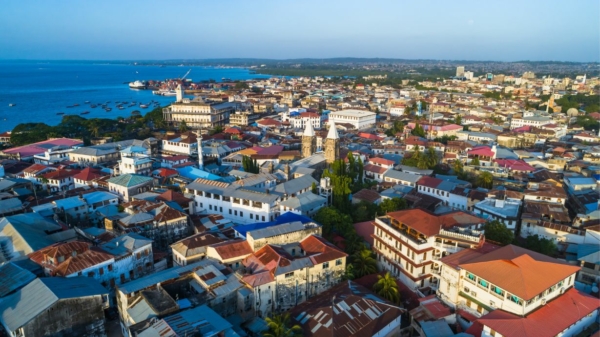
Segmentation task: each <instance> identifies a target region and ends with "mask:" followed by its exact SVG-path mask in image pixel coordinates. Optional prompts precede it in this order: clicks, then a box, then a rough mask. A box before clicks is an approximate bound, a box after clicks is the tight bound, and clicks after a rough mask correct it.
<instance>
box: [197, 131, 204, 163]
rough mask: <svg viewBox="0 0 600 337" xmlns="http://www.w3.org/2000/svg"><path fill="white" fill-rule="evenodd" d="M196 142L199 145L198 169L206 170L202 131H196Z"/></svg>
mask: <svg viewBox="0 0 600 337" xmlns="http://www.w3.org/2000/svg"><path fill="white" fill-rule="evenodd" d="M196 142H197V143H198V168H199V169H201V170H204V153H203V152H202V129H200V130H198V131H196Z"/></svg>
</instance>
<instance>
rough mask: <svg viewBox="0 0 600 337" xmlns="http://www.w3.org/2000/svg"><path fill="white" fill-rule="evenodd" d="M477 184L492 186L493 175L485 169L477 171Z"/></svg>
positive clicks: (485, 186) (484, 186)
mask: <svg viewBox="0 0 600 337" xmlns="http://www.w3.org/2000/svg"><path fill="white" fill-rule="evenodd" d="M477 185H478V186H479V187H483V188H492V186H493V185H494V176H493V175H492V174H491V173H489V172H487V171H483V172H481V173H479V175H478V176H477Z"/></svg>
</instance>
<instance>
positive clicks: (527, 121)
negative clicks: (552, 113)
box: [510, 116, 554, 130]
mask: <svg viewBox="0 0 600 337" xmlns="http://www.w3.org/2000/svg"><path fill="white" fill-rule="evenodd" d="M553 122H554V121H553V120H552V118H550V117H543V116H531V117H521V118H513V119H512V120H511V122H510V129H511V130H512V129H516V128H520V127H523V126H535V127H540V126H542V125H546V124H551V123H553Z"/></svg>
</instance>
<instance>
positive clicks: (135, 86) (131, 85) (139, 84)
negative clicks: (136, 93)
mask: <svg viewBox="0 0 600 337" xmlns="http://www.w3.org/2000/svg"><path fill="white" fill-rule="evenodd" d="M129 88H130V89H146V83H144V82H142V81H134V82H131V83H129Z"/></svg>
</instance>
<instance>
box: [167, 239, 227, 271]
mask: <svg viewBox="0 0 600 337" xmlns="http://www.w3.org/2000/svg"><path fill="white" fill-rule="evenodd" d="M220 242H223V239H221V238H219V237H217V236H215V235H213V234H211V233H199V234H195V235H192V236H189V237H187V238H185V239H183V240H180V241H178V242H175V243H174V244H172V245H171V250H172V251H173V265H174V266H186V265H188V264H190V263H194V262H196V261H199V260H202V259H204V258H205V257H206V249H207V247H208V246H210V245H212V244H216V243H220Z"/></svg>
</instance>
